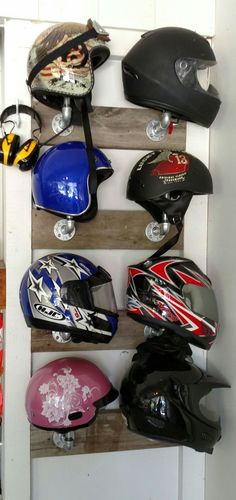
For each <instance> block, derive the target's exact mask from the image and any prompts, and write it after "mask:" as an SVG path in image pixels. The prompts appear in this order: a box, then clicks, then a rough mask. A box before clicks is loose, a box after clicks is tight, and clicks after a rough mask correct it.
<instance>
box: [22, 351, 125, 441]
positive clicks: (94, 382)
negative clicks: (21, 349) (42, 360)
mask: <svg viewBox="0 0 236 500" xmlns="http://www.w3.org/2000/svg"><path fill="white" fill-rule="evenodd" d="M117 396H118V391H117V390H116V389H114V387H113V386H112V384H111V382H110V381H109V379H108V378H107V377H106V375H104V373H103V372H102V371H101V370H100V369H99V368H98V367H97V366H96V365H95V364H94V363H92V362H91V361H88V360H86V359H82V358H69V357H68V358H61V359H57V360H55V361H51V362H50V363H48V364H47V365H45V366H43V367H42V368H40V369H39V370H37V371H36V372H35V373H34V375H33V376H32V377H31V379H30V382H29V384H28V387H27V391H26V399H25V408H26V413H27V417H28V420H29V422H30V423H31V424H33V425H34V426H35V427H39V428H41V429H45V430H48V431H51V430H52V431H57V432H68V431H72V430H75V429H78V428H80V427H87V426H88V425H90V424H92V422H93V421H94V420H95V418H96V415H97V412H98V410H99V408H101V407H103V406H106V405H107V404H109V403H111V402H112V401H114V399H116V398H117Z"/></svg>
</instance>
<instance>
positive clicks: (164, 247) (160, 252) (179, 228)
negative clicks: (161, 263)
mask: <svg viewBox="0 0 236 500" xmlns="http://www.w3.org/2000/svg"><path fill="white" fill-rule="evenodd" d="M173 223H174V224H175V227H176V229H177V233H176V234H175V235H174V236H172V238H170V239H169V240H168V241H166V243H164V244H163V245H162V246H161V247H160V248H159V249H158V250H157V251H156V252H155V253H154V254H152V255H151V257H148V259H147V262H149V261H150V260H153V259H157V258H158V257H161V255H163V254H164V253H166V252H167V251H168V250H170V249H171V248H172V247H173V246H174V245H176V243H177V241H178V239H179V237H180V234H181V231H182V229H183V223H182V220H181V219H180V218H179V217H178V218H175V219H174V220H173Z"/></svg>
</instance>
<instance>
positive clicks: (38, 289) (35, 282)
mask: <svg viewBox="0 0 236 500" xmlns="http://www.w3.org/2000/svg"><path fill="white" fill-rule="evenodd" d="M29 279H30V285H29V287H28V289H29V290H31V291H32V292H34V293H35V295H36V296H37V299H38V300H39V301H40V302H41V299H42V297H46V298H48V295H47V293H46V292H45V290H44V289H43V277H42V276H41V278H39V279H37V278H35V277H34V276H33V274H32V273H31V271H29Z"/></svg>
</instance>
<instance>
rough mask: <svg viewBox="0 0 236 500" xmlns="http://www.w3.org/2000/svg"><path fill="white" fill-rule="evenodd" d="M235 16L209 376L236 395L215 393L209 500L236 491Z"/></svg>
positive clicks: (222, 51)
mask: <svg viewBox="0 0 236 500" xmlns="http://www.w3.org/2000/svg"><path fill="white" fill-rule="evenodd" d="M235 16H236V4H235V2H234V1H233V0H227V1H226V2H225V3H222V2H221V1H220V0H216V37H215V39H214V44H213V47H214V51H215V54H216V58H217V61H218V64H217V66H216V68H215V72H214V84H215V86H216V88H217V89H218V91H219V93H220V96H221V99H222V104H221V108H220V111H219V114H218V116H217V118H216V120H215V122H214V124H213V126H212V128H211V134H210V169H211V173H212V175H213V178H214V182H215V195H214V196H213V197H212V198H211V199H210V203H209V233H208V268H209V273H210V274H211V277H212V281H213V285H214V290H215V293H216V297H217V302H218V307H219V317H220V331H219V334H218V337H217V341H216V345H215V346H214V348H213V349H211V351H210V353H209V356H208V365H209V371H210V372H211V373H213V374H215V375H218V376H219V377H220V378H223V379H224V380H227V381H228V383H230V385H231V389H222V390H220V391H218V390H217V391H214V392H215V393H216V394H215V396H216V398H217V401H218V405H219V410H220V415H221V426H222V438H221V440H220V441H219V443H218V444H217V446H216V448H215V451H214V453H213V455H212V456H208V455H207V459H206V500H221V499H222V498H227V500H231V499H232V500H234V498H235V491H236V477H235V473H234V467H235V449H236V433H235V421H236V392H235V386H236V369H235V366H236V365H235V353H236V336H235V280H236V267H235V249H236V231H235V214H236V169H235V157H236V141H235V113H236V100H235V78H236V65H235V51H236V37H235Z"/></svg>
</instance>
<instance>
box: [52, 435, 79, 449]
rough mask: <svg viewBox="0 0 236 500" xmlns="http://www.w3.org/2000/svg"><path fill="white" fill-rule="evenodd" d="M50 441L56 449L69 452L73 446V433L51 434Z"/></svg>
mask: <svg viewBox="0 0 236 500" xmlns="http://www.w3.org/2000/svg"><path fill="white" fill-rule="evenodd" d="M52 440H53V443H54V444H55V446H57V448H60V449H63V450H65V451H70V450H72V448H73V447H74V445H75V432H74V431H69V432H65V433H64V434H62V433H61V432H53V434H52Z"/></svg>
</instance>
